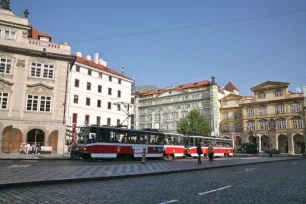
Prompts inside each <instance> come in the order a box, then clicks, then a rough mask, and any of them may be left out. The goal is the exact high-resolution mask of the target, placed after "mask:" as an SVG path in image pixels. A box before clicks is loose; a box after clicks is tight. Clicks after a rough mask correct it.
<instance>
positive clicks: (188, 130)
mask: <svg viewBox="0 0 306 204" xmlns="http://www.w3.org/2000/svg"><path fill="white" fill-rule="evenodd" d="M177 132H178V133H180V134H184V135H208V134H210V133H211V125H210V121H209V120H207V119H206V118H205V117H204V115H203V114H201V112H200V110H198V109H194V110H191V111H190V112H189V113H188V115H187V116H186V117H185V118H182V119H181V120H180V121H179V122H178V124H177Z"/></svg>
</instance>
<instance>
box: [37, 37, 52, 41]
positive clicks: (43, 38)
mask: <svg viewBox="0 0 306 204" xmlns="http://www.w3.org/2000/svg"><path fill="white" fill-rule="evenodd" d="M39 40H40V41H44V42H50V38H47V37H39Z"/></svg>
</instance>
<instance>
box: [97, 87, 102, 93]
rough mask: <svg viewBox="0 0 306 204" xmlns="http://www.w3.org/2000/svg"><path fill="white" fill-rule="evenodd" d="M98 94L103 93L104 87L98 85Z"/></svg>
mask: <svg viewBox="0 0 306 204" xmlns="http://www.w3.org/2000/svg"><path fill="white" fill-rule="evenodd" d="M98 93H102V86H101V85H98Z"/></svg>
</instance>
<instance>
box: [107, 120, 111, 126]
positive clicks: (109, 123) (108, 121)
mask: <svg viewBox="0 0 306 204" xmlns="http://www.w3.org/2000/svg"><path fill="white" fill-rule="evenodd" d="M107 125H108V126H111V119H110V118H107Z"/></svg>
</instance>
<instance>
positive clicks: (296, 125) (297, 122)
mask: <svg viewBox="0 0 306 204" xmlns="http://www.w3.org/2000/svg"><path fill="white" fill-rule="evenodd" d="M292 127H293V128H294V129H301V128H303V120H301V119H298V120H292Z"/></svg>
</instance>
